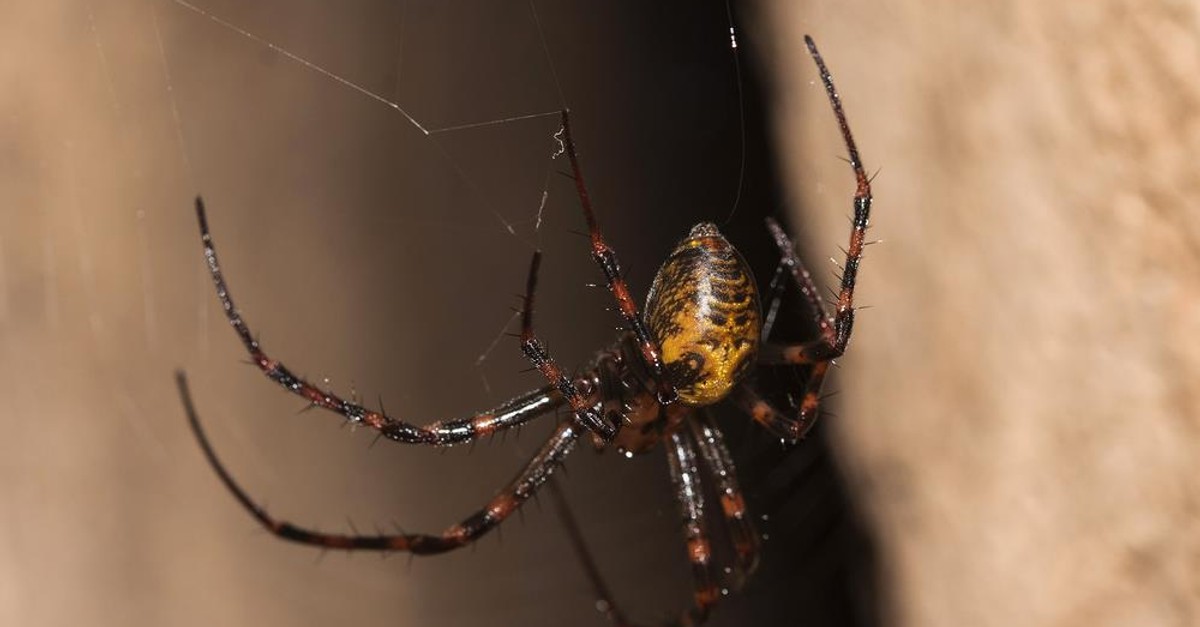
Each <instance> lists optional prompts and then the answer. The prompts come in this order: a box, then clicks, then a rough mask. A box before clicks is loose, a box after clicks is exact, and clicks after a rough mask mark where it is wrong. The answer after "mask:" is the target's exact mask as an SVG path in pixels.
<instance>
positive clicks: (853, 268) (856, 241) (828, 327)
mask: <svg viewBox="0 0 1200 627" xmlns="http://www.w3.org/2000/svg"><path fill="white" fill-rule="evenodd" d="M804 41H805V43H806V44H808V52H809V54H811V55H812V58H813V61H815V62H816V64H817V69H818V70H819V71H820V74H821V82H822V83H824V85H825V93H826V94H827V95H828V96H829V104H830V105H831V106H832V108H833V114H834V117H836V118H837V123H838V128H839V129H841V132H842V141H843V142H844V143H845V144H846V152H848V153H849V157H850V158H849V161H850V169H851V170H852V171H853V172H854V180H855V184H856V186H855V190H854V218H853V220H852V227H851V230H850V243H849V245H848V246H847V247H846V260H845V263H844V264H843V266H842V285H841V289H840V290H839V291H838V299H837V303H836V310H835V312H834V316H833V319H832V320H830V319H829V317H828V315H827V314H825V313H824V311H825V309H824V306H823V305H822V304H821V299H820V297H819V295H818V293H817V291H816V286H815V285H814V284H813V281H812V276H811V275H809V273H808V271H807V270H805V269H804V266H803V265H802V264H801V263H800V260H799V259H798V258H797V257H796V252H795V249H794V248H793V246H792V242H791V240H789V239H788V237H787V235H786V234H784V232H783V229H781V228H779V225H778V224H776V223H775V222H774V221H770V220H769V221H768V222H767V228H769V229H770V230H771V234H772V235H773V236H774V238H775V243H776V245H777V246H779V250H780V253H781V254H782V255H783V259H784V262H785V264H786V265H788V266H789V267H790V268H791V270H792V277H793V279H794V280H795V282H796V285H797V286H798V287H799V288H800V291H801V293H802V294H803V295H804V297H805V299H806V300H808V302H809V305H810V306H811V307H812V308H813V311H814V313H817V314H818V319H817V324H818V326H819V327H820V329H821V340H819V341H818V342H812V343H809V344H806V345H803V346H797V347H785V348H784V349H783V350H780V351H774V352H773V354H772V352H771V351H769V352H768V354H767V355H766V357H767V358H769V359H771V358H774V359H779V360H780V361H783V362H786V363H796V364H804V363H816V362H819V361H823V360H826V359H834V358H837V357H839V356H841V355H842V353H844V352H845V351H846V345H847V344H848V343H849V342H850V331H851V330H852V329H853V327H854V283H855V281H856V280H857V279H858V266H859V264H860V263H861V262H862V254H863V247H864V246H865V245H866V235H867V228H868V227H869V226H870V217H871V181H870V179H868V178H867V173H866V171H865V170H864V169H863V165H862V159H861V158H859V156H858V146H857V145H855V143H854V136H853V135H852V134H851V133H850V125H849V123H848V122H846V113H845V111H843V110H842V98H841V96H840V95H838V92H837V88H836V87H835V86H834V85H833V75H831V74H830V73H829V68H827V67H826V66H825V60H824V59H822V58H821V53H820V52H819V51H818V50H817V45H816V44H815V43H814V42H813V40H812V37H809V36H807V35H805V37H804ZM822 344H823V345H822Z"/></svg>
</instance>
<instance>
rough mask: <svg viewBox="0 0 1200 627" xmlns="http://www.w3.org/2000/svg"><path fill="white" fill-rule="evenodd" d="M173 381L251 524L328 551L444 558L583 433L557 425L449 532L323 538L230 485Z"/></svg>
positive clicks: (183, 392) (545, 472) (505, 512)
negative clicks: (483, 503)
mask: <svg viewBox="0 0 1200 627" xmlns="http://www.w3.org/2000/svg"><path fill="white" fill-rule="evenodd" d="M175 380H176V384H177V385H178V386H179V396H180V398H181V399H182V400H183V407H184V411H186V412H187V418H188V424H190V425H191V427H192V433H193V434H195V436H196V439H197V440H198V441H199V442H200V448H201V449H202V450H203V451H204V457H205V458H206V459H207V460H208V463H209V465H210V466H212V469H213V470H214V471H215V472H216V473H217V476H218V477H220V479H221V482H222V483H224V484H225V487H226V488H227V489H228V490H229V491H230V493H232V494H233V496H234V498H236V499H237V501H238V503H240V504H241V505H242V507H243V508H245V509H246V511H248V512H250V514H251V515H252V516H254V518H255V520H257V521H258V522H259V524H261V525H262V526H263V527H264V528H265V529H266V530H267V531H269V532H271V534H273V535H275V536H277V537H280V538H283V539H284V540H289V541H292V542H297V543H299V544H307V545H312V546H320V547H325V548H328V549H345V550H348V551H354V550H359V551H385V552H387V551H397V552H407V553H414V554H417V555H431V554H434V553H444V552H446V551H451V550H453V549H457V548H460V547H462V546H465V545H467V544H470V543H471V542H474V541H475V540H477V539H478V538H479V537H480V536H482V535H483V534H485V533H487V532H488V531H491V530H492V529H494V528H495V527H496V526H497V525H499V524H500V523H501V522H503V521H504V520H505V519H506V518H508V517H509V516H510V515H512V513H513V512H515V511H516V510H517V509H518V508H520V507H521V505H522V504H523V503H524V502H525V501H526V500H528V499H529V497H531V496H533V494H534V493H535V492H537V489H538V488H539V487H540V486H541V485H542V484H543V483H544V482H545V481H546V479H548V478H549V477H550V474H551V473H552V472H553V471H554V468H555V467H556V466H559V465H561V464H562V460H563V458H564V457H566V455H567V453H570V452H571V449H572V448H573V447H574V446H575V441H576V440H577V439H578V438H579V434H580V433H581V432H582V429H580V428H579V427H578V426H577V425H576V424H575V423H573V422H564V423H563V424H561V425H559V427H558V428H557V429H556V430H555V431H554V433H553V434H551V436H550V438H549V440H547V441H546V443H545V444H544V445H542V448H541V450H539V451H538V452H537V454H536V455H534V456H533V459H531V460H530V461H529V463H528V464H527V465H526V466H525V468H524V470H522V471H521V472H520V473H519V474H518V475H517V476H516V478H514V479H513V480H512V481H511V482H510V483H509V484H508V485H507V486H505V488H504V489H503V490H501V491H500V493H499V494H497V495H496V496H495V497H494V498H492V500H491V501H489V502H488V504H487V506H486V507H484V508H483V509H481V510H479V511H477V512H475V513H474V514H471V515H470V516H468V517H466V518H465V519H463V521H462V522H460V523H458V524H456V525H453V526H451V527H449V528H448V529H446V530H445V531H443V532H442V533H440V534H438V535H430V534H421V533H398V534H379V535H373V536H370V535H357V534H353V535H347V534H338V533H324V532H321V531H316V530H313V529H308V528H305V527H300V526H297V525H294V524H292V523H290V522H287V521H284V520H279V519H277V518H274V517H273V516H271V515H270V514H268V513H267V511H266V510H265V509H263V507H262V506H261V505H259V504H258V503H256V502H254V501H253V500H252V499H251V498H250V496H249V495H248V494H247V493H246V491H245V490H243V489H242V487H241V486H240V485H238V483H237V482H236V481H234V479H233V476H232V475H230V474H229V471H228V470H226V468H225V466H224V465H223V464H222V463H221V460H220V459H219V458H218V457H217V454H216V452H215V451H214V450H213V447H212V444H211V443H209V441H208V436H206V435H205V433H204V430H203V429H202V428H201V426H200V418H199V415H198V414H197V412H196V408H195V406H194V405H193V403H192V396H191V393H190V392H189V391H188V386H187V378H186V377H185V376H184V374H183V373H182V372H178V373H176V375H175Z"/></svg>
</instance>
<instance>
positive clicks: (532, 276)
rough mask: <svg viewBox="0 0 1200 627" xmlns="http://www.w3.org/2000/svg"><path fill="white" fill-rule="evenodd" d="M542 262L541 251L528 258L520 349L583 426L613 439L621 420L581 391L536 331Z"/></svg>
mask: <svg viewBox="0 0 1200 627" xmlns="http://www.w3.org/2000/svg"><path fill="white" fill-rule="evenodd" d="M541 263H542V251H540V250H539V251H535V252H534V253H533V259H532V260H531V261H530V262H529V278H528V280H527V281H526V284H525V305H524V307H522V309H521V352H523V353H525V357H526V359H528V360H529V362H530V363H532V364H533V366H534V367H535V368H537V369H538V371H540V372H541V373H542V376H544V377H546V380H547V381H549V382H550V385H551V386H553V387H554V389H555V390H557V391H558V393H559V394H560V395H561V396H562V397H563V398H565V399H566V400H567V402H568V403H569V404H570V405H571V411H572V412H573V413H574V415H575V420H576V421H577V422H578V423H579V425H580V426H582V427H583V428H585V429H587V430H589V431H591V432H592V433H595V434H596V435H598V436H600V438H601V439H602V440H603V441H604V442H605V443H607V442H611V441H612V439H613V438H614V437H616V435H617V425H618V424H620V423H618V422H610V421H608V420H605V419H604V417H603V416H601V415H600V412H599V411H597V409H596V407H595V405H594V404H592V403H590V402H588V400H587V398H586V397H585V396H584V395H583V394H581V393H580V392H579V390H578V389H577V388H576V387H575V384H574V383H573V382H572V381H571V378H570V377H568V376H567V375H566V374H564V373H563V371H562V368H559V367H558V363H557V362H555V361H554V358H553V357H551V356H550V352H549V351H548V350H546V346H545V345H544V344H542V341H541V340H539V339H538V338H537V336H536V335H534V333H533V293H534V291H535V290H536V288H537V273H538V267H539V266H540V265H541Z"/></svg>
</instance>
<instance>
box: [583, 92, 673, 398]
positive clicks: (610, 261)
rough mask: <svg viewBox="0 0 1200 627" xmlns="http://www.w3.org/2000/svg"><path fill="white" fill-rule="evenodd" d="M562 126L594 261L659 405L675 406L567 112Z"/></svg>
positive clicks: (659, 350) (659, 354) (658, 349)
mask: <svg viewBox="0 0 1200 627" xmlns="http://www.w3.org/2000/svg"><path fill="white" fill-rule="evenodd" d="M562 125H563V126H562V128H563V134H562V139H563V147H564V149H565V150H566V151H567V157H568V158H569V159H570V161H571V171H572V173H573V175H574V179H575V191H577V192H578V193H579V204H580V205H581V206H582V207H583V216H584V218H585V219H586V220H587V225H588V233H589V234H590V235H591V239H592V259H594V260H595V261H596V264H597V265H599V266H600V269H601V270H602V271H603V272H604V277H605V279H606V280H607V282H608V290H609V291H610V292H612V295H613V297H614V298H616V299H617V307H618V308H619V310H620V312H621V318H623V319H624V320H625V326H626V328H628V329H629V330H630V331H631V332H632V333H633V334H634V336H635V337H636V338H637V341H638V345H639V347H640V348H641V352H642V359H643V360H644V361H645V363H646V367H647V368H649V370H650V374H651V375H652V376H653V378H654V381H655V383H656V385H657V388H656V390H655V393H656V395H657V396H658V402H659V403H661V404H663V405H666V404H669V403H672V402H674V401H675V399H676V398H677V396H676V394H675V386H674V385H672V384H671V382H670V381H669V380H668V379H667V377H666V375H665V374H664V372H663V362H662V348H661V347H660V346H659V345H658V342H656V341H655V340H654V338H652V337H651V336H650V331H649V330H648V329H647V328H646V324H645V323H644V322H643V321H642V315H641V313H640V312H639V311H638V307H637V304H635V303H634V302H633V297H632V296H631V295H630V293H629V284H628V283H626V282H625V277H623V276H622V275H621V264H620V262H619V261H618V260H617V253H616V251H614V250H613V249H612V248H611V247H610V246H609V245H608V242H607V241H605V239H604V234H603V233H601V232H600V225H599V223H597V222H596V212H595V211H594V210H593V209H592V201H591V197H590V196H588V191H587V187H586V186H585V185H584V183H583V172H582V170H581V169H580V167H579V155H578V154H576V152H575V140H574V139H572V138H571V119H570V115H569V114H568V113H567V110H566V109H563V111H562Z"/></svg>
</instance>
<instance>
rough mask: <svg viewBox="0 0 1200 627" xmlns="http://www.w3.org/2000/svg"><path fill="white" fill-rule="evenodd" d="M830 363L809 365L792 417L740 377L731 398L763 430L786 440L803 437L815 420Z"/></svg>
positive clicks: (793, 440)
mask: <svg viewBox="0 0 1200 627" xmlns="http://www.w3.org/2000/svg"><path fill="white" fill-rule="evenodd" d="M831 363H832V362H830V361H822V362H818V363H816V364H814V365H813V367H812V372H811V373H809V377H808V381H807V382H806V383H805V385H804V396H803V398H801V400H800V407H799V408H798V409H797V410H796V415H795V416H794V417H792V416H787V415H785V414H784V412H782V411H780V410H779V409H777V408H776V407H775V405H774V404H772V403H771V402H770V401H768V400H767V399H765V398H763V397H762V396H761V395H760V394H759V393H758V392H756V391H755V390H754V387H753V386H752V385H751V384H750V383H749V382H746V381H743V382H742V384H741V385H739V386H738V387H737V389H736V390H734V392H733V394H732V395H730V397H731V400H733V402H734V403H736V404H737V405H738V407H741V408H742V410H744V411H745V412H746V413H747V414H750V416H751V417H752V418H754V421H755V422H757V423H758V424H760V425H762V426H763V428H765V429H766V430H768V431H770V432H771V433H773V434H775V435H776V436H778V437H780V438H782V439H784V440H786V441H787V442H796V441H798V440H800V439H801V438H803V437H804V435H805V434H806V433H808V430H809V429H812V427H813V425H814V424H815V423H816V422H817V416H818V412H819V410H820V407H821V386H822V385H824V383H825V375H826V374H827V373H828V372H829V364H831Z"/></svg>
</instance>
